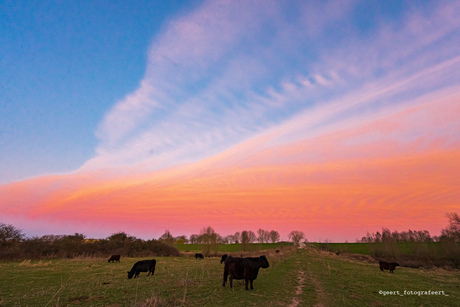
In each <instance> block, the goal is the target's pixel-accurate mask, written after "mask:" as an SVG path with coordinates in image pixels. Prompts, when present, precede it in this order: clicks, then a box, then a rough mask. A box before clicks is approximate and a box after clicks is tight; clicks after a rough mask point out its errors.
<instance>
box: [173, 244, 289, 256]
mask: <svg viewBox="0 0 460 307" xmlns="http://www.w3.org/2000/svg"><path fill="white" fill-rule="evenodd" d="M290 246H292V243H290V242H278V243H251V244H248V245H247V249H248V252H258V251H263V250H270V249H275V250H276V249H283V248H286V247H290ZM174 247H175V248H177V249H178V250H179V251H181V252H193V253H199V252H202V251H203V245H202V244H175V245H174ZM241 251H243V246H242V244H219V245H218V252H219V253H235V252H241Z"/></svg>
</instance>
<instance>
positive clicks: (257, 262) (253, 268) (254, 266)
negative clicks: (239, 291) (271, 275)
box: [222, 256, 270, 290]
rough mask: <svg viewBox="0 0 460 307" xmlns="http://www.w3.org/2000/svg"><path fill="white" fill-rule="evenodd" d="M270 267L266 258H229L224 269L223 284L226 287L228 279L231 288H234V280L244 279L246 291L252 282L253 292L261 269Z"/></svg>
mask: <svg viewBox="0 0 460 307" xmlns="http://www.w3.org/2000/svg"><path fill="white" fill-rule="evenodd" d="M269 266H270V265H269V264H268V260H267V258H266V257H265V256H260V257H246V258H238V257H232V256H228V257H227V259H226V260H225V268H224V282H223V284H222V286H223V287H225V284H226V283H227V277H229V279H230V288H233V279H244V282H245V285H246V290H248V284H249V282H251V290H252V289H254V287H253V286H252V282H253V281H254V280H255V279H256V278H257V274H258V273H259V269H260V268H263V269H266V268H268V267H269Z"/></svg>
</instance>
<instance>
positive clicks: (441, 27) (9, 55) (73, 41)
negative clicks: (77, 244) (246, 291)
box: [0, 0, 460, 242]
mask: <svg viewBox="0 0 460 307" xmlns="http://www.w3.org/2000/svg"><path fill="white" fill-rule="evenodd" d="M459 13H460V2H459V1H407V2H405V1H269V0H261V1H134V2H129V1H128V2H126V1H78V2H69V1H46V0H45V1H36V2H30V1H2V2H0V222H2V223H6V224H13V225H14V226H16V227H18V228H20V229H22V230H23V231H24V232H25V234H26V235H27V236H41V235H45V234H73V233H75V232H79V233H83V234H85V235H86V236H87V237H91V238H105V237H107V236H109V235H111V234H112V233H115V232H118V231H125V232H127V233H128V234H130V235H134V236H136V237H140V238H143V239H151V238H158V237H159V236H161V234H163V233H164V231H165V230H167V229H168V230H169V231H170V232H171V233H172V234H173V235H175V236H178V235H182V234H185V235H190V234H192V233H198V232H199V230H200V229H201V228H202V227H204V226H212V227H213V228H214V229H215V230H216V232H218V233H219V234H221V235H228V234H233V233H235V232H236V231H242V230H253V231H257V229H259V228H263V229H266V230H272V229H274V230H278V231H279V232H280V234H281V237H282V238H283V239H287V235H288V233H289V232H290V231H291V230H300V231H303V232H304V233H305V234H306V237H307V239H308V240H310V241H319V240H332V241H334V242H341V241H345V240H348V241H351V242H354V241H355V240H356V239H359V238H361V237H362V236H364V235H365V234H366V232H367V231H369V232H375V231H379V230H381V228H382V227H387V228H390V230H398V231H404V230H408V229H412V230H428V231H430V233H431V234H432V235H439V234H440V231H441V229H442V228H443V227H445V226H447V224H448V220H447V218H446V213H448V212H459V211H460V188H459V184H458V183H459V182H460V120H459V116H460V19H459V18H458V15H459Z"/></svg>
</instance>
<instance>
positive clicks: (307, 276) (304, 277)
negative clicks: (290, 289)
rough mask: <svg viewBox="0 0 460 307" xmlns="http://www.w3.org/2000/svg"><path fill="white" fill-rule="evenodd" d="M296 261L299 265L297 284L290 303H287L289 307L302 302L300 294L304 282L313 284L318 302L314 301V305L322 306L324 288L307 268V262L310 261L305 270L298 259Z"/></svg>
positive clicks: (324, 294) (324, 296) (324, 298)
mask: <svg viewBox="0 0 460 307" xmlns="http://www.w3.org/2000/svg"><path fill="white" fill-rule="evenodd" d="M296 263H297V265H298V266H299V270H298V271H297V286H296V291H295V296H294V297H293V298H292V303H291V304H290V305H289V307H297V306H299V305H300V304H301V303H302V298H301V296H302V293H303V288H304V287H305V284H306V283H310V284H311V285H313V288H314V289H315V291H316V296H317V301H318V303H316V304H315V305H314V306H315V307H324V306H325V305H324V303H323V302H324V301H325V300H326V293H325V292H324V289H323V287H322V285H321V283H320V282H319V280H318V279H317V278H316V277H315V276H314V274H313V272H311V271H310V270H309V269H308V264H310V263H308V264H307V270H306V271H304V270H303V269H302V268H301V262H300V261H297V262H296Z"/></svg>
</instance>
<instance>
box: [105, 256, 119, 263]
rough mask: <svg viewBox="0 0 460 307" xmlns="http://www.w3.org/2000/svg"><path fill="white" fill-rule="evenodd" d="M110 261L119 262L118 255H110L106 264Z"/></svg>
mask: <svg viewBox="0 0 460 307" xmlns="http://www.w3.org/2000/svg"><path fill="white" fill-rule="evenodd" d="M110 261H112V262H115V261H117V262H120V255H112V257H110V259H109V261H107V262H110Z"/></svg>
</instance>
